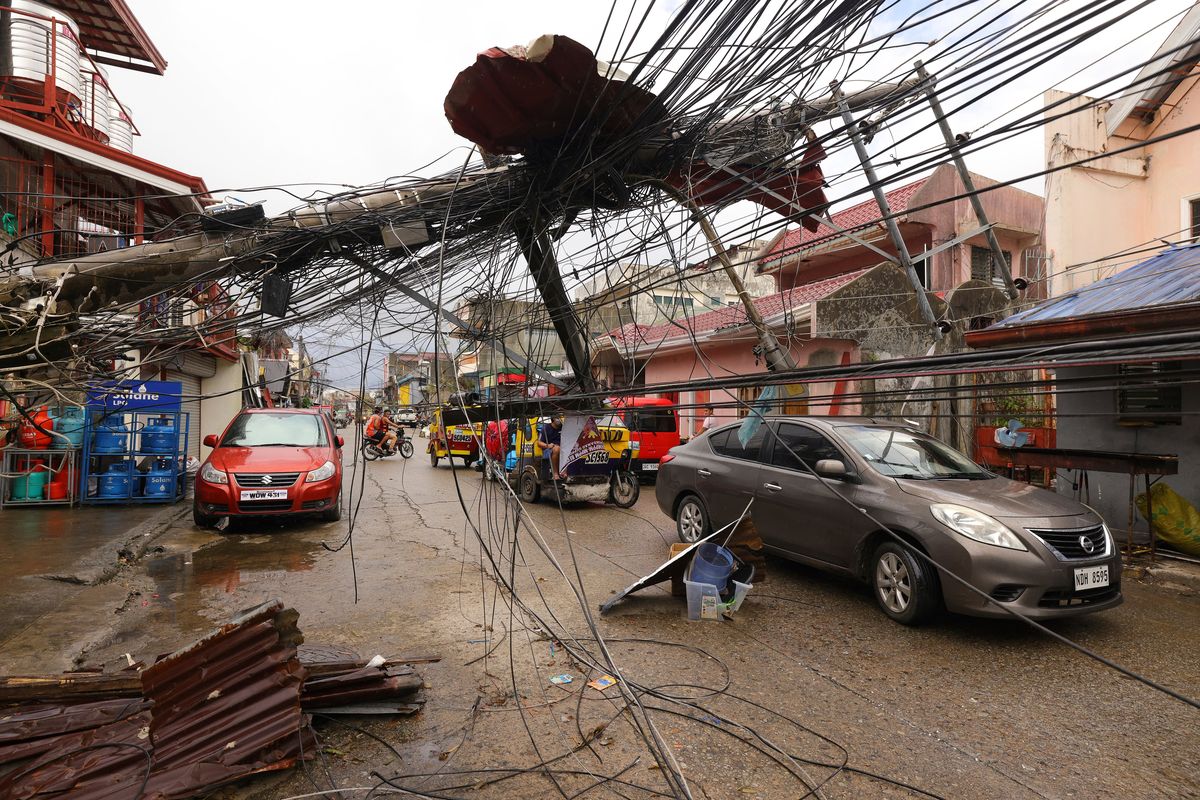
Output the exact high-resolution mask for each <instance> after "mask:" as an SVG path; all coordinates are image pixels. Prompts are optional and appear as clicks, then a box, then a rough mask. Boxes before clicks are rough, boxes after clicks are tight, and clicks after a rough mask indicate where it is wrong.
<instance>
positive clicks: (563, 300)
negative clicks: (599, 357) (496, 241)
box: [513, 220, 596, 392]
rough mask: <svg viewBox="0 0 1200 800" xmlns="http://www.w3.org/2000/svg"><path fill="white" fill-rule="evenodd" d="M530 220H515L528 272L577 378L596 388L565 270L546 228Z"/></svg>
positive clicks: (585, 387) (591, 389) (589, 388)
mask: <svg viewBox="0 0 1200 800" xmlns="http://www.w3.org/2000/svg"><path fill="white" fill-rule="evenodd" d="M535 224H536V223H535V222H534V221H531V220H521V221H517V222H514V223H513V230H514V232H515V233H516V235H517V243H518V244H519V245H520V247H521V252H522V253H524V254H525V260H526V261H527V262H529V273H530V274H531V275H532V276H533V281H534V284H535V285H536V286H537V290H538V293H539V294H540V295H541V296H542V302H543V303H545V305H546V311H547V313H549V314H550V322H551V324H553V325H554V331H555V333H557V334H558V338H559V341H561V342H562V345H563V349H564V350H565V351H566V354H567V361H568V362H570V364H571V369H572V370H573V371H574V372H575V381H576V383H577V384H578V386H579V388H580V389H581V390H583V391H585V392H594V391H596V381H595V380H593V378H592V361H591V357H590V356H589V354H588V341H587V334H586V333H585V332H584V329H583V324H582V323H581V322H580V321H579V317H578V316H577V315H576V314H575V309H574V308H572V307H571V300H570V298H568V297H567V289H566V287H565V286H564V285H563V279H562V273H560V272H559V271H558V259H557V258H555V257H554V250H553V248H551V246H550V237H548V236H547V235H546V233H545V231H539V230H537V228H536V227H535Z"/></svg>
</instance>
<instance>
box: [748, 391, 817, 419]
mask: <svg viewBox="0 0 1200 800" xmlns="http://www.w3.org/2000/svg"><path fill="white" fill-rule="evenodd" d="M763 388H764V387H762V386H743V387H742V388H740V389H738V400H739V401H740V403H739V405H738V412H737V413H738V416H739V417H744V416H746V415H747V414H749V413H750V411H749V409H752V408H754V407H755V402H756V401H757V400H758V396H759V395H760V394H762V390H763ZM764 413H766V414H784V415H786V416H791V417H800V416H804V415H805V414H807V413H808V395H807V394H805V391H804V384H802V383H794V384H785V385H783V386H780V387H779V397H778V399H776V400H775V401H774V402H772V403H771V404H770V407H769V408H767V410H766V411H765V412H764Z"/></svg>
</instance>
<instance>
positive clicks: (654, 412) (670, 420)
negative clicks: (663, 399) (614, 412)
mask: <svg viewBox="0 0 1200 800" xmlns="http://www.w3.org/2000/svg"><path fill="white" fill-rule="evenodd" d="M625 424H626V425H628V426H629V430H631V431H637V432H638V433H674V432H675V413H674V412H672V411H671V410H670V409H665V408H664V409H650V408H643V409H639V410H638V411H626V412H625Z"/></svg>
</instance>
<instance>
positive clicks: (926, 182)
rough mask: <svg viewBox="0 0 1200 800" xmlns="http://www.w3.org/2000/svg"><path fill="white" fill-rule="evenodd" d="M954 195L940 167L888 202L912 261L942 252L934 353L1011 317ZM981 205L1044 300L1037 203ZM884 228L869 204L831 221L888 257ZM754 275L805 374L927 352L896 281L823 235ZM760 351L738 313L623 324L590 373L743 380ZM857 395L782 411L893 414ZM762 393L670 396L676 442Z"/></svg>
mask: <svg viewBox="0 0 1200 800" xmlns="http://www.w3.org/2000/svg"><path fill="white" fill-rule="evenodd" d="M975 180H976V183H977V185H978V186H979V188H981V189H983V188H986V187H989V186H994V185H995V183H996V182H995V181H992V180H990V179H988V178H984V177H981V176H976V177H975ZM962 193H963V186H962V182H961V180H960V179H959V177H958V173H957V172H956V171H955V170H954V168H953V167H952V166H950V165H943V166H940V167H938V168H937V169H935V170H934V171H933V172H932V173H930V174H929V175H928V176H926V177H924V178H921V179H920V180H917V181H914V182H912V183H910V184H907V185H905V186H901V187H899V188H897V189H894V190H892V191H891V192H889V193H888V195H887V197H888V203H889V205H890V206H891V207H892V209H893V211H894V212H896V213H898V214H900V215H901V216H900V219H899V225H900V231H901V235H902V236H903V237H904V239H905V243H906V245H907V247H908V249H909V252H910V253H912V254H913V256H914V257H920V256H921V254H922V253H925V252H927V251H931V250H935V248H938V247H939V245H941V246H943V247H942V248H941V249H938V250H937V252H935V253H934V254H933V255H932V256H931V257H928V258H923V259H921V260H919V261H918V265H919V266H918V272H919V274H920V275H921V276H922V278H923V280H924V283H925V286H926V288H927V290H928V295H927V296H928V298H929V301H930V305H931V306H932V307H933V310H934V312H935V314H936V315H937V316H938V317H939V319H943V320H946V321H948V322H950V323H951V332H950V334H949V335H948V336H947V337H946V338H945V339H943V340H942V341H941V342H939V343H938V347H939V348H940V349H942V350H943V351H944V350H946V349H960V348H962V346H963V345H962V335H963V333H964V332H965V331H966V330H968V329H974V328H979V327H983V326H985V325H986V324H988V323H990V322H991V321H992V320H993V319H996V318H999V317H1003V316H1005V315H1006V314H1007V310H1006V308H1007V306H1008V300H1007V298H1006V297H1005V295H1004V293H1003V292H1002V291H1001V290H1000V288H999V287H1000V286H1002V285H1003V284H1002V282H1001V279H1000V275H999V272H998V271H997V270H996V269H995V268H994V266H993V264H992V256H991V252H990V250H989V249H988V248H987V243H986V241H985V239H984V236H983V234H982V233H980V234H978V235H974V236H966V235H965V234H970V233H971V232H972V231H975V230H977V229H978V228H979V224H978V222H977V221H976V219H975V216H974V213H973V211H972V209H971V206H970V204H969V202H968V201H967V199H966V198H959V199H954V198H956V197H957V196H958V195H960V194H962ZM983 198H984V206H985V211H986V212H987V214H988V216H989V220H990V222H991V223H992V224H993V226H994V230H995V231H996V233H997V237H998V238H999V241H1000V245H1001V249H1002V250H1004V251H1005V253H1006V254H1007V258H1008V260H1009V261H1010V263H1012V264H1013V265H1014V268H1013V274H1014V277H1025V278H1026V279H1027V280H1029V281H1030V286H1031V290H1030V292H1029V294H1030V295H1031V296H1033V297H1037V296H1039V295H1038V294H1037V292H1038V291H1039V289H1040V287H1041V280H1040V278H1041V277H1042V276H1041V275H1040V273H1039V272H1038V270H1039V269H1040V264H1041V260H1040V249H1039V248H1040V243H1041V231H1042V216H1043V212H1042V199H1041V198H1040V197H1038V196H1037V195H1033V194H1030V193H1029V192H1024V191H1021V190H1019V189H1015V188H1013V187H1009V186H1006V187H1001V188H998V189H995V190H993V191H990V192H985V193H984V195H983ZM880 216H881V214H880V211H879V206H878V205H877V204H876V203H875V202H874V201H873V200H872V201H868V202H865V203H859V204H858V205H855V206H851V207H850V208H847V209H845V210H844V211H842V212H840V213H838V214H835V215H834V216H833V218H832V219H833V222H834V223H835V224H836V225H838V226H839V227H841V228H844V229H846V230H847V231H849V232H850V233H853V234H854V236H856V237H858V238H859V239H863V240H866V241H867V242H870V243H871V244H873V245H874V246H876V247H878V248H880V249H881V250H884V251H885V252H888V253H895V248H894V247H893V246H892V245H891V243H890V241H889V239H888V236H887V232H886V230H885V228H884V226H883V224H882V223H881V222H880ZM956 239H957V240H959V241H957V242H955V240H956ZM951 242H955V243H953V244H949V243H951ZM926 264H928V266H926ZM757 271H758V272H759V274H761V275H771V276H773V277H774V278H775V279H776V282H777V286H778V288H779V290H780V291H778V292H777V293H775V294H771V295H768V296H766V297H762V298H759V299H758V300H756V301H755V305H756V307H757V308H758V310H759V312H760V313H761V315H762V316H763V318H764V321H765V322H766V323H767V324H768V325H770V326H771V328H772V329H773V331H774V333H775V336H776V337H777V338H778V339H779V340H780V342H781V343H782V344H784V345H785V346H786V347H787V349H788V350H789V352H790V353H791V354H792V358H793V360H794V361H795V363H796V365H797V366H799V367H822V366H834V365H837V364H849V363H858V362H860V361H866V360H872V361H874V360H882V359H886V358H893V357H900V356H910V355H918V354H924V353H926V352H928V351H929V349H930V348H931V347H932V346H933V344H934V339H933V335H932V330H931V329H930V326H929V325H928V324H926V323H925V322H924V321H923V320H922V319H921V318H920V317H919V315H918V312H917V309H916V303H915V302H914V300H913V290H912V285H911V283H910V281H909V279H908V276H907V275H905V274H904V272H903V270H901V269H900V268H899V267H897V266H896V265H894V264H892V263H889V262H886V261H884V259H883V258H882V257H881V256H880V255H879V254H878V253H877V252H874V251H873V250H871V249H870V248H869V247H866V246H864V245H863V244H861V243H860V242H857V241H854V240H853V239H851V238H849V237H847V236H845V235H843V234H841V233H838V232H836V231H834V230H833V229H831V228H827V227H825V226H821V227H820V228H818V229H817V230H816V231H815V232H809V231H806V230H804V229H802V228H792V229H788V230H786V231H783V232H781V233H780V234H779V235H778V236H776V237H775V239H774V241H772V242H771V243H770V244H769V245H768V247H767V248H766V250H765V251H764V255H763V256H762V257H761V258H760V259H759V265H758V268H757ZM717 274H720V273H717ZM757 345H758V339H757V336H756V335H755V331H754V329H753V327H752V326H750V325H749V323H748V322H747V319H746V315H745V310H744V309H743V308H742V307H741V306H740V305H738V306H731V307H728V308H722V309H718V310H715V311H710V312H708V313H705V314H699V315H696V316H692V317H687V318H684V319H678V320H675V321H673V322H668V323H663V324H657V325H650V326H646V325H634V324H630V325H625V326H624V327H621V328H619V329H617V330H614V331H612V332H610V333H609V334H607V335H605V336H601V337H599V338H598V339H597V340H596V342H595V347H594V349H593V352H594V357H593V364H594V366H595V367H596V371H597V372H598V374H599V376H600V377H601V378H603V379H605V380H607V381H608V382H609V385H610V386H642V385H654V384H660V383H666V382H675V381H694V380H701V379H705V378H709V377H712V378H727V377H730V376H745V375H753V374H755V373H760V372H766V366H765V364H764V363H763V361H762V359H761V358H760V357H758V356H757V355H756V353H755V348H756V347H757ZM856 388H857V387H856V386H855V385H854V384H853V382H833V381H830V382H826V383H812V384H807V385H806V387H805V389H806V390H805V391H804V392H803V393H796V392H795V391H793V392H792V393H790V394H789V395H788V397H789V399H788V400H786V401H782V402H780V403H779V409H778V410H779V411H780V412H781V413H794V414H805V413H807V414H853V413H863V412H867V413H881V414H886V413H888V411H889V409H888V408H885V407H882V406H879V405H869V406H867V407H864V406H863V405H861V404H860V403H859V402H858V399H857V397H856V396H854V392H855V390H856ZM760 390H761V387H760V386H751V387H747V388H743V389H741V390H737V391H734V392H732V393H731V392H729V391H725V390H721V391H720V392H713V393H712V394H711V395H710V394H709V393H708V392H705V391H695V392H685V393H683V394H682V395H681V396H678V397H673V398H672V399H675V400H677V401H678V402H679V403H680V405H681V407H682V408H681V418H682V420H683V425H682V427H683V431H682V432H683V433H685V434H691V433H694V432H696V431H697V430H698V429H699V425H700V423H701V421H702V418H703V417H702V414H701V413H700V412H699V411H694V410H692V408H693V407H695V406H704V405H707V404H712V406H713V407H714V413H715V415H716V416H717V417H719V418H720V419H722V420H725V419H733V418H736V417H737V416H739V408H744V404H745V403H748V402H750V401H751V400H753V399H755V398H756V397H757V396H758V393H759V391H760ZM845 395H850V396H851V397H849V398H848V397H845Z"/></svg>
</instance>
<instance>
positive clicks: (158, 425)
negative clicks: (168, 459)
mask: <svg viewBox="0 0 1200 800" xmlns="http://www.w3.org/2000/svg"><path fill="white" fill-rule="evenodd" d="M175 441H176V439H175V422H174V421H173V420H172V419H171V418H170V417H159V418H158V419H152V420H150V422H148V423H146V427H145V428H142V452H143V453H174V452H175Z"/></svg>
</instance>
